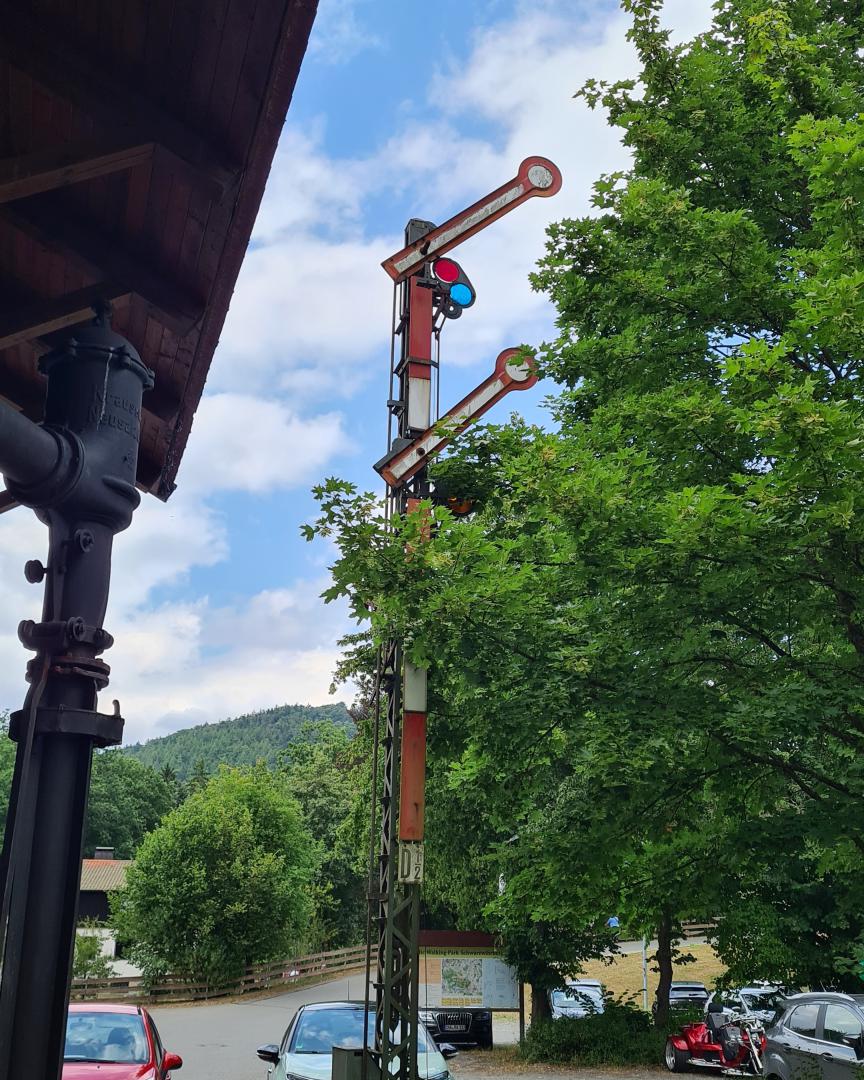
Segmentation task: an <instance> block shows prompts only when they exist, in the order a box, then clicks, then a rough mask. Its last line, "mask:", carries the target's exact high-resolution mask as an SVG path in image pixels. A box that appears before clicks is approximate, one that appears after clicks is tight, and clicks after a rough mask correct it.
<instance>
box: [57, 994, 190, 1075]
mask: <svg viewBox="0 0 864 1080" xmlns="http://www.w3.org/2000/svg"><path fill="white" fill-rule="evenodd" d="M182 1064H183V1059H182V1058H180V1057H178V1056H177V1054H169V1053H167V1051H165V1050H164V1049H163V1047H162V1040H161V1039H160V1038H159V1032H158V1031H157V1030H156V1025H155V1024H154V1023H153V1017H152V1016H151V1015H150V1014H149V1013H148V1012H147V1010H146V1009H142V1008H141V1006H140V1005H103V1004H102V1003H101V1002H96V1001H94V1002H91V1003H79V1004H73V1005H70V1006H69V1018H68V1020H67V1021H66V1048H65V1050H64V1051H63V1080H170V1076H171V1073H172V1071H173V1070H175V1069H179V1068H180V1066H181V1065H182Z"/></svg>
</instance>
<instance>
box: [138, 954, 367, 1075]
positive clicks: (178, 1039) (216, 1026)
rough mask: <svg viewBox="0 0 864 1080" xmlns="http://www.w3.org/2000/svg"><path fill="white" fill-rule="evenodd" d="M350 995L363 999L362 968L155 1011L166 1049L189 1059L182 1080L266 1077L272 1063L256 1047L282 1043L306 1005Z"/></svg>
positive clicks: (186, 1061)
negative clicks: (258, 993)
mask: <svg viewBox="0 0 864 1080" xmlns="http://www.w3.org/2000/svg"><path fill="white" fill-rule="evenodd" d="M346 998H347V999H353V1000H361V999H362V998H363V974H362V972H361V973H359V974H356V975H349V976H348V977H347V978H339V979H333V980H331V981H330V982H326V983H318V984H317V985H315V986H308V987H306V988H305V989H301V990H295V991H293V992H292V993H290V994H279V995H277V996H274V997H264V998H260V997H259V998H254V999H247V1000H243V999H240V1000H238V1001H231V1002H227V1003H224V1004H207V1003H201V1004H196V1005H172V1006H164V1007H162V1008H158V1009H153V1010H152V1012H153V1016H154V1017H155V1019H156V1026H157V1027H158V1028H159V1034H160V1035H161V1036H162V1042H163V1043H164V1045H165V1049H166V1050H171V1051H173V1052H174V1053H176V1054H179V1055H180V1056H181V1057H182V1058H183V1071H182V1072H181V1073H178V1074H177V1075H178V1080H181V1078H182V1080H265V1077H266V1076H267V1066H266V1065H265V1064H264V1063H263V1062H262V1061H259V1060H258V1058H257V1056H256V1054H255V1050H256V1048H257V1047H259V1046H262V1045H263V1044H264V1043H278V1042H281V1040H282V1036H283V1034H284V1033H285V1028H286V1027H288V1022H289V1020H290V1019H291V1017H292V1016H293V1015H294V1013H295V1011H296V1010H297V1009H298V1007H299V1006H300V1005H305V1004H306V1003H307V1002H310V1001H334V1000H341V999H346Z"/></svg>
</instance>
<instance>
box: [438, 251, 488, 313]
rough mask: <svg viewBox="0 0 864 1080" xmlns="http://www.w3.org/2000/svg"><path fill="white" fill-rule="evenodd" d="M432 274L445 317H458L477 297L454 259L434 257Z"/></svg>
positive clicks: (466, 276)
mask: <svg viewBox="0 0 864 1080" xmlns="http://www.w3.org/2000/svg"><path fill="white" fill-rule="evenodd" d="M432 276H433V277H434V278H435V283H436V287H435V292H436V293H437V294H438V296H439V298H440V301H441V311H442V312H443V313H444V318H445V319H458V318H459V316H460V315H461V314H462V312H463V311H464V309H465V308H467V307H471V305H472V304H473V303H474V301H475V300H476V299H477V293H476V291H475V289H474V286H473V285H472V284H471V282H470V280H469V279H468V275H467V274H466V273H465V271H464V270H463V269H462V267H461V266H460V265H459V263H457V262H456V260H455V259H447V258H441V259H436V260H435V261H434V262H433V263H432Z"/></svg>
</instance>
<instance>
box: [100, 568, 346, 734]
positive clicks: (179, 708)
mask: <svg viewBox="0 0 864 1080" xmlns="http://www.w3.org/2000/svg"><path fill="white" fill-rule="evenodd" d="M327 584H328V579H326V578H325V579H316V580H314V581H302V582H298V583H296V585H295V586H294V587H292V588H289V589H276V590H265V591H263V592H260V593H258V594H257V595H254V596H251V597H249V598H248V599H244V600H241V601H239V602H238V603H237V604H234V605H225V606H217V605H211V604H209V603H208V602H207V601H206V600H203V599H202V600H199V601H197V602H195V603H191V604H168V605H163V606H162V607H159V608H157V609H155V610H149V611H142V610H132V611H126V612H116V619H115V622H114V624H113V625H112V627H111V629H112V632H114V633H115V634H116V644H115V646H114V648H113V649H112V650H111V656H110V657H109V659H110V662H111V664H112V668H113V675H112V685H111V688H110V692H111V693H113V694H114V695H116V696H117V697H118V698H119V700H120V702H121V706H122V711H123V715H124V716H125V718H126V738H125V741H126V742H135V741H138V740H141V739H146V738H149V737H152V736H153V735H157V734H161V733H163V732H164V731H166V730H174V729H175V728H177V727H185V726H189V725H190V724H195V723H203V722H204V721H205V720H209V721H215V720H222V719H225V718H226V717H229V716H237V715H240V714H242V713H245V712H250V711H254V710H256V709H263V708H269V707H270V706H271V705H274V704H278V703H283V702H284V703H289V704H293V703H301V704H310V705H322V704H326V703H327V702H330V701H334V700H339V698H340V697H346V696H347V697H349V698H350V696H351V690H350V688H348V689H346V690H343V691H342V693H341V694H337V695H335V696H331V694H330V692H329V685H330V681H331V679H332V675H333V670H334V668H335V666H336V663H337V660H338V650H337V648H336V641H337V639H338V638H339V637H340V636H341V635H342V634H344V633H346V632H348V630H349V629H351V628H352V624H350V622H349V620H348V617H347V613H346V609H345V606H344V605H341V604H332V605H324V604H323V603H322V602H321V600H320V599H319V595H320V593H321V591H322V590H323V589H324V588H325V587H326V586H327Z"/></svg>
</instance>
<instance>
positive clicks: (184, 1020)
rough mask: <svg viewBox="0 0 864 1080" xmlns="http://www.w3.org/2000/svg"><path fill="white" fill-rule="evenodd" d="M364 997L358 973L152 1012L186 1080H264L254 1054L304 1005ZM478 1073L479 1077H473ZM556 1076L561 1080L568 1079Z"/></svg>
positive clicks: (628, 946)
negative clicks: (263, 993) (295, 987)
mask: <svg viewBox="0 0 864 1080" xmlns="http://www.w3.org/2000/svg"><path fill="white" fill-rule="evenodd" d="M620 947H621V951H622V952H638V951H639V950H640V949H641V947H642V943H641V942H621V944H620ZM655 947H656V946H655ZM649 948H650V945H649ZM362 997H363V975H362V973H358V974H355V975H349V976H348V977H343V978H337V979H332V980H331V981H330V982H326V983H318V984H317V985H316V986H309V987H306V988H304V989H300V990H295V991H293V992H292V993H288V994H278V995H275V996H273V997H265V998H254V999H250V998H247V999H240V1000H237V1001H231V1002H226V1003H221V1004H220V1003H213V1004H207V1003H201V1004H196V1005H173V1006H165V1007H162V1008H158V1009H154V1010H153V1015H154V1016H155V1018H156V1023H157V1025H158V1027H159V1031H160V1034H161V1035H162V1041H163V1042H164V1044H165V1047H166V1049H168V1050H172V1051H173V1052H175V1053H177V1054H180V1056H181V1057H182V1058H183V1071H182V1073H179V1074H178V1077H182V1080H265V1078H266V1075H267V1067H266V1065H264V1063H263V1062H261V1061H259V1060H258V1058H257V1057H256V1054H255V1050H256V1048H257V1047H258V1046H261V1045H263V1044H264V1043H278V1042H279V1041H280V1040H281V1038H282V1035H283V1033H284V1031H285V1028H286V1027H287V1026H288V1022H289V1020H290V1019H291V1017H292V1016H293V1015H294V1012H295V1011H296V1010H297V1008H298V1007H299V1006H300V1005H304V1004H306V1003H307V1002H310V1001H333V1000H340V999H345V998H347V999H350V1000H360V999H362ZM516 1038H517V1025H516V1020H515V1018H514V1017H510V1016H504V1015H502V1016H496V1018H495V1043H496V1045H501V1044H503V1043H507V1042H515V1041H516ZM475 1057H476V1058H477V1061H476V1065H475V1062H474V1058H475ZM482 1062H483V1057H482V1054H480V1055H474V1054H460V1055H459V1057H457V1058H456V1059H454V1062H453V1071H454V1072H455V1073H457V1074H460V1073H461V1074H463V1075H465V1076H466V1077H467V1076H474V1075H477V1076H480V1075H488V1073H486V1072H484V1071H483V1064H482ZM489 1064H492V1063H491V1062H490V1063H489ZM475 1067H476V1068H478V1069H480V1070H481V1071H480V1072H475V1071H474V1070H475ZM549 1072H550V1073H552V1072H553V1070H549ZM557 1075H560V1076H561V1077H562V1080H563V1077H564V1076H565V1075H566V1074H564V1073H560V1074H557ZM499 1080H504V1078H503V1077H500V1078H499Z"/></svg>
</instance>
